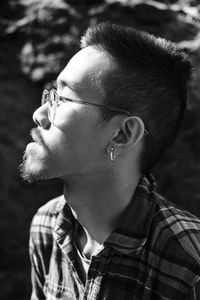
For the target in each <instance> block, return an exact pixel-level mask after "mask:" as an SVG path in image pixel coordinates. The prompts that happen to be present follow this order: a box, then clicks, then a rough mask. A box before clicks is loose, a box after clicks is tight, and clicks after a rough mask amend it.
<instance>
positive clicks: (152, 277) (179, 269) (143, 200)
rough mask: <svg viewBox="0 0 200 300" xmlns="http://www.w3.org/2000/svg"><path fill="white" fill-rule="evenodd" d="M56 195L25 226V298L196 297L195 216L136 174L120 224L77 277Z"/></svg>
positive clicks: (70, 222)
mask: <svg viewBox="0 0 200 300" xmlns="http://www.w3.org/2000/svg"><path fill="white" fill-rule="evenodd" d="M76 223H77V220H76V219H75V218H74V217H73V215H72V212H71V210H70V207H69V206H68V204H67V202H66V201H65V199H64V197H63V196H60V197H58V198H56V199H54V200H51V201H50V202H48V203H47V204H45V205H44V206H43V207H41V208H40V209H39V210H38V212H37V214H36V215H35V216H34V218H33V221H32V225H31V231H30V257H31V263H32V288H33V290H32V296H31V300H38V299H40V300H42V299H48V300H56V299H62V300H64V299H70V300H80V299H81V300H86V299H88V300H97V299H101V300H123V299H127V300H129V299H131V300H134V299H135V300H140V299H142V300H149V299H151V300H167V299H168V300H169V299H171V300H172V299H173V300H175V299H176V300H178V299H180V300H183V299H187V300H190V299H200V289H199V280H200V220H199V219H198V218H196V217H195V216H193V215H191V214H190V213H188V212H185V211H182V210H180V209H179V208H177V207H175V206H174V205H173V204H172V203H170V202H168V201H167V200H165V199H164V198H162V197H161V196H160V195H159V194H157V193H156V190H155V182H154V180H153V177H152V176H151V175H148V176H143V177H142V178H141V180H140V183H139V185H138V187H137V189H136V191H135V194H134V197H133V200H132V201H131V203H130V204H129V206H128V208H127V211H126V212H125V217H124V218H123V222H122V223H121V224H120V225H119V226H118V227H117V228H116V229H115V230H114V231H113V233H112V234H111V235H110V236H109V237H108V238H107V240H106V241H105V242H104V247H103V249H102V250H101V251H100V252H99V253H98V254H97V255H96V256H93V257H92V260H91V263H90V266H89V270H88V274H87V278H86V282H85V283H83V281H82V280H81V277H80V272H79V264H78V262H77V255H76V254H77V253H76V251H77V250H76V247H75V245H74V242H73V231H74V227H76Z"/></svg>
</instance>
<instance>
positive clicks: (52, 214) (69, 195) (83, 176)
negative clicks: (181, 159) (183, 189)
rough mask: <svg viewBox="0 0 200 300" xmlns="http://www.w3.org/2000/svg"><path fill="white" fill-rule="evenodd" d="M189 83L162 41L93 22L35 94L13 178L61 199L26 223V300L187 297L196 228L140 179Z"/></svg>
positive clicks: (194, 271)
mask: <svg viewBox="0 0 200 300" xmlns="http://www.w3.org/2000/svg"><path fill="white" fill-rule="evenodd" d="M190 73H191V64H190V61H189V60H188V58H187V57H186V56H185V55H184V54H183V53H182V52H181V51H180V50H178V49H176V47H175V46H174V45H173V44H172V43H170V42H167V41H165V40H164V39H160V38H155V37H154V36H152V35H149V34H147V33H144V32H139V31H135V30H133V29H130V28H126V27H122V26H119V25H114V24H109V23H102V24H99V25H97V26H95V27H92V28H89V29H88V30H87V32H86V33H85V35H84V36H83V38H82V41H81V50H80V51H79V52H78V53H77V54H76V55H75V56H74V57H73V58H72V59H71V60H70V61H69V63H68V64H67V66H66V67H65V69H64V70H63V71H62V72H61V73H60V75H59V76H58V78H57V86H56V87H55V88H53V89H51V90H50V91H47V90H45V91H44V92H43V96H42V105H41V107H39V108H38V109H37V110H36V111H35V113H34V114H33V120H34V122H35V123H36V125H37V128H36V129H33V130H32V138H33V142H32V143H30V144H28V146H27V148H26V151H25V155H24V162H23V164H22V174H23V177H24V178H25V179H26V180H28V181H29V182H31V181H34V180H40V179H50V178H55V177H58V178H62V180H63V184H64V193H63V195H62V196H60V197H58V198H56V199H54V200H51V201H50V202H48V203H47V204H46V205H44V206H43V207H42V208H40V209H39V211H38V212H37V214H36V215H35V217H34V219H33V222H32V226H31V235H30V257H31V263H32V285H33V291H32V297H31V299H32V300H36V299H49V300H50V299H51V300H52V299H89V300H92V299H104V300H108V299H114V300H118V299H119V300H122V299H144V300H148V299H153V300H156V299H163V300H164V299H165V300H166V299H181V300H182V299H197V298H198V286H199V279H200V256H199V254H200V220H199V219H197V218H196V217H194V216H192V215H191V214H190V213H188V212H184V211H182V210H180V209H178V208H176V207H175V206H174V205H173V204H172V203H170V202H168V201H167V200H165V199H164V198H162V197H161V196H160V195H159V194H157V193H156V186H155V181H154V179H153V177H152V175H150V174H149V171H150V170H151V168H152V167H153V166H154V165H155V164H156V162H157V161H159V159H160V157H161V155H162V154H163V152H164V151H165V150H166V148H167V147H168V146H169V145H170V144H171V143H172V142H173V140H174V139H175V137H176V134H177V132H178V129H179V126H180V123H181V120H182V117H183V113H184V110H185V106H186V86H187V82H188V80H189V77H190Z"/></svg>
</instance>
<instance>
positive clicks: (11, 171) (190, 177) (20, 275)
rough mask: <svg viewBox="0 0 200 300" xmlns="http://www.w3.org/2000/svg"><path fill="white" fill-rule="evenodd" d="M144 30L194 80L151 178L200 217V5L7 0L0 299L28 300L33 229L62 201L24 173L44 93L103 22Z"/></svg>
mask: <svg viewBox="0 0 200 300" xmlns="http://www.w3.org/2000/svg"><path fill="white" fill-rule="evenodd" d="M104 20H109V21H112V22H115V23H120V24H123V25H128V26H132V27H134V28H138V29H143V30H146V31H148V32H150V33H153V34H156V35H157V36H161V37H164V38H167V39H169V40H171V41H173V42H175V43H176V44H177V45H178V46H179V47H181V48H183V49H185V51H186V52H187V53H188V54H189V56H190V57H191V59H192V61H193V64H194V75H193V79H192V81H191V83H190V87H189V100H188V108H187V112H186V116H185V119H184V122H183V126H182V129H181V132H180V134H179V136H178V139H177V141H176V143H175V144H174V146H173V147H172V148H171V149H169V151H168V152H167V153H166V155H165V156H164V157H163V159H162V161H161V162H160V164H159V165H158V166H157V167H156V169H155V170H154V171H153V173H154V175H155V176H156V178H157V181H158V190H159V192H161V193H162V194H163V195H164V196H166V197H167V198H168V199H169V200H170V201H173V202H174V203H176V204H177V205H179V206H181V207H182V208H183V209H187V210H189V211H190V212H192V213H193V214H195V215H197V216H199V217H200V1H198V0H196V1H195V0H179V1H175V0H174V1H148V0H147V1H142V0H93V1H92V0H91V1H89V0H82V1H81V0H71V1H67V0H1V2H0V101H1V109H0V164H1V166H0V206H1V209H0V299H1V300H12V299H15V300H25V299H29V297H30V290H31V287H30V264H29V257H28V236H29V226H30V222H31V219H32V217H33V214H34V213H35V212H36V210H37V209H38V208H39V207H40V206H41V205H42V204H44V203H45V202H46V201H47V200H49V199H50V198H52V197H54V196H56V195H58V194H60V193H62V184H61V182H59V181H58V180H53V181H46V182H43V183H38V184H34V185H31V186H28V185H26V184H25V183H23V182H22V181H21V179H20V177H19V173H18V170H17V168H18V165H19V162H20V160H21V158H22V154H23V151H24V149H25V147H26V144H27V143H28V141H29V140H30V137H29V131H30V129H31V128H32V127H33V126H34V125H33V121H32V113H33V111H34V110H35V109H36V108H37V107H38V106H39V105H40V95H41V92H42V89H43V87H44V85H45V84H46V83H48V82H50V81H51V80H53V79H55V78H56V76H57V75H58V73H59V72H60V70H61V69H62V68H63V67H64V66H65V65H66V63H67V61H68V60H69V59H70V58H71V56H72V55H73V54H74V53H75V52H76V51H77V50H78V48H79V39H80V36H81V34H82V33H83V32H84V31H85V29H86V28H87V27H88V26H89V25H92V24H96V23H98V22H100V21H104Z"/></svg>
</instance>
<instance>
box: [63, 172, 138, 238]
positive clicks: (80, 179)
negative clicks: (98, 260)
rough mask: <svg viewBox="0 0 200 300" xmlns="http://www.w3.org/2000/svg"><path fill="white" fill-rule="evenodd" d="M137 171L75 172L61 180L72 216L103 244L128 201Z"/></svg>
mask: <svg viewBox="0 0 200 300" xmlns="http://www.w3.org/2000/svg"><path fill="white" fill-rule="evenodd" d="M140 176H141V175H140V174H137V175H136V174H135V175H134V176H124V174H120V175H119V174H117V176H116V174H112V173H111V174H108V172H106V174H101V175H99V176H96V175H95V176H94V174H91V175H87V176H86V175H85V176H75V177H74V178H72V177H71V178H70V179H65V180H64V196H65V199H66V201H67V202H68V204H69V205H70V207H71V208H72V211H73V213H74V216H75V217H76V218H77V220H78V221H79V223H80V224H81V225H82V226H83V228H84V229H85V231H86V232H87V238H86V239H88V237H90V238H91V239H92V240H94V241H95V242H97V243H98V244H102V243H103V242H104V241H105V240H106V238H107V237H108V236H109V235H110V234H111V232H112V231H113V230H114V229H115V228H116V226H117V225H118V224H119V223H120V219H121V217H122V215H123V212H124V211H125V209H126V208H127V206H128V204H129V203H130V201H131V199H132V197H133V194H134V192H135V189H136V186H137V184H138V181H139V179H140Z"/></svg>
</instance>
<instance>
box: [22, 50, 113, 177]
mask: <svg viewBox="0 0 200 300" xmlns="http://www.w3.org/2000/svg"><path fill="white" fill-rule="evenodd" d="M112 69H113V63H112V60H111V59H110V58H109V56H108V55H106V54H105V53H103V52H100V51H98V50H96V49H95V48H94V47H87V48H85V49H83V50H81V51H79V52H78V53H77V54H76V55H75V56H74V57H73V58H72V59H71V60H70V61H69V63H68V64H67V66H66V67H65V69H64V70H63V71H62V72H61V73H60V75H59V76H58V80H57V83H58V88H57V93H58V95H59V96H63V97H66V98H69V99H73V100H77V99H79V100H82V101H83V102H84V101H90V102H93V103H98V104H103V97H104V95H103V94H104V92H103V88H102V86H101V78H102V77H104V76H105V75H106V74H107V73H108V72H110V71H112ZM33 120H34V122H35V123H36V124H37V125H38V127H37V129H34V130H33V132H32V137H33V142H32V143H29V144H28V146H27V148H26V151H25V155H24V162H23V164H22V176H23V177H24V178H25V179H27V180H28V181H33V180H37V179H49V178H55V177H59V178H65V177H66V178H67V177H70V176H76V175H82V174H84V175H86V174H93V173H95V172H101V170H102V169H103V168H104V167H105V166H106V159H107V155H106V148H107V146H108V139H109V137H108V132H107V130H106V123H104V122H103V121H102V119H101V112H100V110H99V109H98V108H96V107H93V106H89V105H83V104H79V103H73V102H64V103H62V104H61V105H59V106H58V107H57V110H56V115H55V119H54V122H53V124H51V123H50V122H49V119H48V104H44V105H43V106H41V107H39V108H38V109H37V110H36V111H35V113H34V114H33Z"/></svg>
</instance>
